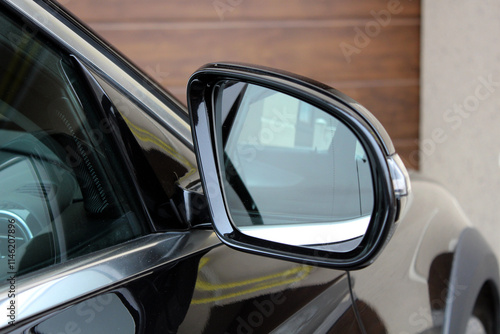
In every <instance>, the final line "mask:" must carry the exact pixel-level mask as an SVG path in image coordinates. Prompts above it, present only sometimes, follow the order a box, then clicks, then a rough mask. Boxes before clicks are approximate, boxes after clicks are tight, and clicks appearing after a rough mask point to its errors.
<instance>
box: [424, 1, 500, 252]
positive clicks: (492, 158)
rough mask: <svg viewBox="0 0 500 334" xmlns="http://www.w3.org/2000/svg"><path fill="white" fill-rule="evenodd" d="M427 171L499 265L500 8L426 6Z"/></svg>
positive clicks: (496, 4) (431, 3) (464, 3)
mask: <svg viewBox="0 0 500 334" xmlns="http://www.w3.org/2000/svg"><path fill="white" fill-rule="evenodd" d="M421 83H422V90H421V131H420V166H421V170H422V172H423V173H424V174H425V175H427V176H429V177H431V178H433V179H436V180H439V182H441V183H443V184H444V185H445V186H446V187H447V188H448V189H450V190H451V191H452V193H453V194H455V195H456V197H457V198H458V201H459V202H460V204H461V206H462V207H463V208H464V210H465V212H466V214H467V215H468V216H469V218H470V219H471V221H472V222H473V224H474V225H476V226H478V227H479V228H480V230H481V231H482V232H483V235H485V236H486V238H487V239H488V241H489V243H490V244H491V245H492V246H493V247H494V249H495V250H496V252H497V256H498V257H499V258H500V196H499V192H500V2H498V1H493V0H490V1H463V0H461V1H453V0H441V1H434V0H425V1H423V4H422V71H421Z"/></svg>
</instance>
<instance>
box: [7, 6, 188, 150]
mask: <svg viewBox="0 0 500 334" xmlns="http://www.w3.org/2000/svg"><path fill="white" fill-rule="evenodd" d="M7 3H8V4H10V5H11V6H12V7H13V8H16V9H17V10H18V11H20V12H22V13H23V14H24V15H25V16H26V17H27V18H28V19H29V20H30V21H33V22H34V23H35V24H36V25H37V26H38V27H40V28H42V29H43V30H44V31H45V32H46V33H47V34H49V35H50V36H52V38H54V39H55V40H57V41H58V42H59V43H61V44H62V45H63V46H64V47H66V48H67V49H68V50H70V51H71V52H73V53H74V54H75V55H76V56H77V57H78V58H79V59H80V60H82V61H83V62H84V63H86V64H88V65H89V66H90V67H91V68H94V69H96V71H98V72H102V70H103V69H105V70H106V73H105V76H106V77H109V79H111V80H112V81H113V82H114V83H115V84H116V85H117V86H118V87H119V88H121V89H122V90H123V91H124V92H126V93H128V94H130V95H131V96H134V97H135V98H136V100H137V102H138V103H141V104H142V105H143V106H144V107H145V108H146V109H147V110H149V111H150V112H151V114H153V115H154V116H156V118H157V119H160V120H162V121H163V125H165V126H167V127H168V128H170V129H172V131H173V132H175V133H177V135H179V137H180V138H182V140H183V141H184V142H185V143H188V144H189V145H190V146H191V149H192V147H193V140H192V137H191V128H190V125H189V123H188V122H186V121H185V120H183V119H182V118H181V117H180V116H179V115H177V114H176V113H175V112H174V111H173V110H172V109H170V108H168V106H166V105H165V103H164V102H163V101H161V100H160V99H159V98H158V97H157V96H155V95H153V94H152V93H151V92H150V91H148V90H147V89H146V88H145V87H144V85H143V83H141V82H139V81H138V80H136V79H135V78H134V77H132V76H131V75H130V73H128V71H126V70H124V69H123V68H121V67H120V66H119V65H118V64H116V63H115V62H113V60H112V59H110V58H108V57H106V56H105V55H103V54H102V53H101V52H100V51H99V50H97V49H96V48H95V47H94V46H93V45H92V44H91V43H89V42H88V41H87V40H86V39H85V38H83V37H82V36H81V35H80V34H79V33H78V32H77V31H73V30H71V29H70V28H69V27H68V26H66V25H65V24H64V23H62V22H61V21H60V20H59V19H58V18H57V17H56V16H55V15H53V14H52V13H50V12H49V11H47V10H46V9H45V8H43V7H42V6H41V5H40V4H38V3H37V2H36V1H25V0H7ZM87 37H88V36H87ZM177 106H178V107H179V109H182V110H184V111H185V107H184V106H182V105H177Z"/></svg>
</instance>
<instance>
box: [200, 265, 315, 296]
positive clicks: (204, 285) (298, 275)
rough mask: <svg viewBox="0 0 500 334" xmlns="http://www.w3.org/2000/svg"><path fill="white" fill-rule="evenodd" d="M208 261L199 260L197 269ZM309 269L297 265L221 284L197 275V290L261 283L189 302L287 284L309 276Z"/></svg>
mask: <svg viewBox="0 0 500 334" xmlns="http://www.w3.org/2000/svg"><path fill="white" fill-rule="evenodd" d="M208 261H209V259H205V258H202V260H201V262H200V266H199V269H201V268H203V267H204V266H205V265H206V264H207V263H208ZM311 270H312V268H311V267H310V266H299V267H295V268H292V269H287V270H285V271H282V272H280V273H276V274H271V275H266V276H261V277H257V278H252V279H248V280H243V281H239V282H231V283H221V284H213V283H210V282H205V281H202V280H201V279H200V278H199V277H198V280H197V281H196V286H195V289H196V290H198V291H223V290H227V289H232V288H238V287H243V286H248V285H251V284H256V283H261V284H257V285H256V286H253V287H248V288H246V289H245V290H241V291H237V292H232V293H226V294H222V295H220V296H214V297H207V298H200V299H193V300H192V301H191V304H205V303H210V302H214V301H220V300H224V299H229V298H233V297H239V296H243V295H247V294H250V293H252V292H256V291H260V290H266V289H270V288H274V287H277V286H283V285H288V284H291V283H295V282H298V281H301V280H303V279H304V278H306V277H307V276H309V274H310V272H311ZM292 275H294V276H293V277H291V278H288V279H284V280H278V281H276V279H280V278H286V277H290V276H292ZM269 281H271V282H269Z"/></svg>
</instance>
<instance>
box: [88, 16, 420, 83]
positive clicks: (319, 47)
mask: <svg viewBox="0 0 500 334" xmlns="http://www.w3.org/2000/svg"><path fill="white" fill-rule="evenodd" d="M93 28H95V29H96V30H97V31H99V32H100V33H101V35H102V36H104V38H106V39H107V40H108V41H109V42H111V43H112V44H114V45H116V46H117V47H118V48H119V49H120V50H121V51H123V52H124V53H125V54H126V55H127V56H129V57H130V58H132V59H133V60H134V61H135V62H136V63H137V64H138V65H139V66H140V67H142V68H148V67H149V68H151V69H153V70H154V69H156V68H158V69H159V70H160V71H166V72H168V76H167V77H166V78H165V79H166V81H165V83H166V84H167V85H173V86H178V85H185V84H186V83H187V80H188V78H189V76H190V75H191V74H192V73H193V72H194V71H195V70H196V69H197V68H199V67H200V66H201V65H203V64H205V63H208V62H214V61H238V62H245V63H251V64H252V63H253V64H259V65H264V66H270V67H275V68H279V69H283V70H288V71H291V72H294V73H298V74H301V75H304V76H307V77H311V78H313V79H316V80H318V81H323V82H330V81H344V80H356V81H362V80H381V79H406V78H417V77H418V74H419V48H418V43H417V41H418V39H419V26H390V27H387V28H386V29H385V30H384V31H382V32H381V34H380V35H379V36H378V37H376V38H374V39H372V40H371V42H370V43H369V44H368V45H367V46H366V47H365V48H362V49H360V52H359V53H358V54H353V55H352V56H351V62H350V63H349V62H348V61H347V59H346V57H345V56H344V54H343V52H342V50H341V48H340V44H341V43H343V42H346V43H351V41H352V40H353V38H354V36H355V32H354V31H353V27H350V26H348V27H321V28H307V27H293V28H280V27H269V28H256V27H251V28H246V27H243V28H238V29H220V30H219V29H180V30H170V29H164V30H159V29H140V28H139V27H137V28H135V29H134V28H133V27H127V28H124V29H119V30H115V29H109V26H106V25H95V26H93ZM408 41H414V42H412V43H409V42H408ZM352 43H353V42H352Z"/></svg>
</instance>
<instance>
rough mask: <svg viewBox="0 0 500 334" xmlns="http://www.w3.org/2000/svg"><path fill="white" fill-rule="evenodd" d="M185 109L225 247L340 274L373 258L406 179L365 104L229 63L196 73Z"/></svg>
mask: <svg viewBox="0 0 500 334" xmlns="http://www.w3.org/2000/svg"><path fill="white" fill-rule="evenodd" d="M188 103H189V109H190V114H191V125H192V132H193V138H194V144H195V150H196V153H197V157H198V165H199V168H200V175H201V178H202V182H203V187H204V192H205V196H206V197H207V201H208V204H209V209H210V213H211V218H212V222H213V225H214V229H215V231H216V233H217V235H218V236H219V238H220V239H221V240H222V241H223V242H224V243H226V244H227V245H229V246H231V247H234V248H237V249H240V250H243V251H248V252H252V253H257V254H262V255H268V256H274V257H278V258H282V259H287V260H292V261H298V262H302V263H307V264H312V265H320V266H325V267H330V268H338V269H356V268H360V267H363V266H366V265H368V264H369V263H371V262H372V261H373V260H374V259H375V257H376V255H377V254H378V253H379V252H380V250H381V249H382V248H383V246H384V245H385V243H386V242H387V240H388V239H389V237H390V236H391V235H392V233H393V230H394V228H395V223H396V222H397V220H398V217H399V215H400V213H401V211H402V209H403V207H404V203H405V201H406V198H407V197H408V194H409V191H410V183H409V178H408V174H407V172H406V169H405V167H404V165H403V164H402V162H401V160H400V159H399V157H398V156H397V154H396V153H395V151H394V147H393V145H392V142H391V140H390V138H389V136H388V135H387V133H386V132H385V130H384V129H383V127H382V126H381V125H380V123H379V122H378V121H377V120H376V119H375V118H374V117H373V116H372V115H371V114H370V113H369V112H368V111H367V110H366V109H365V108H363V107H362V106H361V105H360V104H358V103H357V102H355V101H354V100H352V99H350V98H348V97H347V96H345V95H343V94H342V93H340V92H338V91H336V90H334V89H332V88H330V87H327V86H325V85H322V84H320V83H317V82H314V81H312V80H308V79H305V78H302V77H299V76H295V75H292V74H289V73H284V72H279V71H275V70H270V69H265V68H258V67H249V66H244V65H237V64H209V65H206V66H205V67H203V68H201V69H200V70H198V71H197V72H196V73H194V74H193V76H192V77H191V79H190V81H189V84H188Z"/></svg>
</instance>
